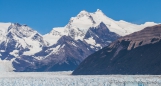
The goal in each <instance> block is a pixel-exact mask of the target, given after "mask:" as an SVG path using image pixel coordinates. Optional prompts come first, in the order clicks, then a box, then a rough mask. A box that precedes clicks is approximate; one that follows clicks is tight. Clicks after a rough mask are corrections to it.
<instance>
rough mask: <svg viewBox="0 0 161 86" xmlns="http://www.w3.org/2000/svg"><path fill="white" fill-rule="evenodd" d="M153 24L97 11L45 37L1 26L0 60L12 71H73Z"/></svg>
mask: <svg viewBox="0 0 161 86" xmlns="http://www.w3.org/2000/svg"><path fill="white" fill-rule="evenodd" d="M155 24H156V23H153V22H147V23H145V24H142V25H136V24H132V23H128V22H125V21H123V20H120V21H115V20H113V19H111V18H109V17H107V16H106V15H105V14H104V13H103V12H102V11H101V10H99V9H98V10H97V11H96V12H94V13H90V12H87V11H85V10H83V11H81V12H80V13H79V14H78V15H77V16H76V17H72V18H71V19H70V21H69V23H68V24H67V25H65V26H64V27H57V28H53V29H52V31H51V32H50V33H47V34H45V35H41V34H40V33H38V32H37V31H35V30H33V29H31V28H30V27H28V26H27V25H20V24H18V23H0V58H1V59H2V60H4V59H5V60H10V61H11V62H12V64H13V68H15V71H54V70H56V71H59V70H74V69H75V68H76V67H77V66H78V65H79V63H80V62H81V61H83V60H84V59H85V58H86V57H87V56H88V55H90V54H92V53H94V52H95V51H98V50H100V49H102V48H103V47H105V46H107V45H108V44H110V43H111V42H112V41H114V40H116V39H117V38H118V37H120V36H124V35H127V34H130V33H133V32H135V31H139V30H141V29H143V28H144V27H146V26H152V25H155Z"/></svg>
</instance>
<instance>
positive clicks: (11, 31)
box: [0, 23, 47, 69]
mask: <svg viewBox="0 0 161 86" xmlns="http://www.w3.org/2000/svg"><path fill="white" fill-rule="evenodd" d="M0 35H1V36H0V58H1V59H2V61H3V60H4V61H5V60H9V61H11V63H14V62H16V63H18V64H19V61H17V58H19V59H22V57H23V56H32V55H34V54H35V53H37V52H40V51H41V50H42V47H45V46H47V42H46V41H45V40H44V39H43V37H42V36H41V34H39V33H38V32H37V31H34V30H33V29H31V28H30V27H28V26H27V25H20V24H19V23H0ZM23 61H26V62H27V58H25V59H23ZM22 64H23V63H22ZM22 64H20V65H22ZM13 66H15V65H13ZM16 68H17V67H16ZM16 68H15V69H16Z"/></svg>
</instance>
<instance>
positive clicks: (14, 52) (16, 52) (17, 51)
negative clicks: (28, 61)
mask: <svg viewBox="0 0 161 86" xmlns="http://www.w3.org/2000/svg"><path fill="white" fill-rule="evenodd" d="M10 55H13V56H15V57H18V56H19V50H13V51H12V52H10Z"/></svg>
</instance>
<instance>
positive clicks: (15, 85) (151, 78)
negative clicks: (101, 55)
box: [0, 71, 161, 86]
mask: <svg viewBox="0 0 161 86" xmlns="http://www.w3.org/2000/svg"><path fill="white" fill-rule="evenodd" d="M71 73H72V71H70V72H0V86H161V76H160V75H70V74H71Z"/></svg>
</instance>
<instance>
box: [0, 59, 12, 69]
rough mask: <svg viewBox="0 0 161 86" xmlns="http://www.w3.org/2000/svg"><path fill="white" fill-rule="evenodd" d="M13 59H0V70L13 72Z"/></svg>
mask: <svg viewBox="0 0 161 86" xmlns="http://www.w3.org/2000/svg"><path fill="white" fill-rule="evenodd" d="M13 60H14V59H12V60H1V59H0V72H13V70H15V69H14V68H13V65H12V62H13Z"/></svg>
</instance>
